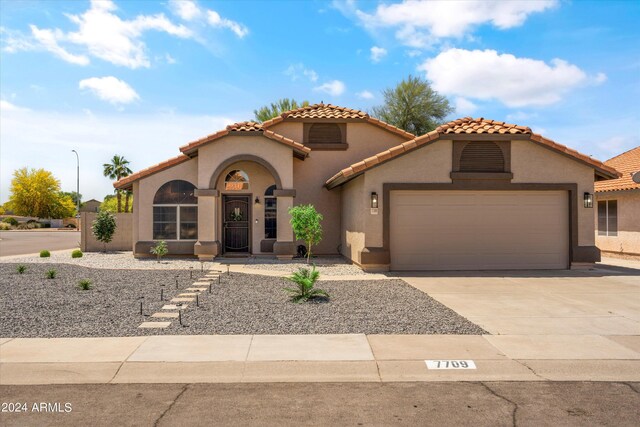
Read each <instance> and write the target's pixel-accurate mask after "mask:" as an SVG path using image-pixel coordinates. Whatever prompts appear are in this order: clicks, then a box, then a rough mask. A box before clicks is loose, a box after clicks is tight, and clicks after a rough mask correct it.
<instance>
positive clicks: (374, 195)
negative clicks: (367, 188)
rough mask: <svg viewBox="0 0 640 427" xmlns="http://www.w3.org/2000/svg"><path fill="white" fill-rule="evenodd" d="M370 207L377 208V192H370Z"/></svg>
mask: <svg viewBox="0 0 640 427" xmlns="http://www.w3.org/2000/svg"><path fill="white" fill-rule="evenodd" d="M371 209H378V193H376V192H375V191H374V192H373V193H371Z"/></svg>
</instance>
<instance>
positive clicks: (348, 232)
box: [340, 176, 369, 262]
mask: <svg viewBox="0 0 640 427" xmlns="http://www.w3.org/2000/svg"><path fill="white" fill-rule="evenodd" d="M368 212H369V211H368V210H367V200H366V193H365V192H364V176H359V177H358V178H356V179H354V180H352V181H349V182H348V183H346V184H345V185H344V187H343V188H342V218H341V222H342V228H343V230H344V232H343V233H342V242H341V243H342V246H341V248H340V249H341V250H340V253H341V254H342V255H344V256H346V257H347V258H349V259H351V260H354V261H356V262H360V261H359V259H358V254H359V253H360V252H361V251H362V250H363V249H364V248H365V234H364V228H365V215H366V214H368Z"/></svg>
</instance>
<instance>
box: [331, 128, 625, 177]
mask: <svg viewBox="0 0 640 427" xmlns="http://www.w3.org/2000/svg"><path fill="white" fill-rule="evenodd" d="M451 134H460V135H464V134H466V135H470V134H475V135H478V134H495V135H529V139H530V140H531V141H533V142H536V143H538V144H540V145H543V146H546V147H548V148H551V149H553V150H555V151H558V152H560V153H563V154H566V155H568V156H571V157H573V158H574V159H576V160H578V161H580V162H582V163H586V164H588V165H589V166H591V167H593V168H594V169H595V170H596V173H598V174H599V175H600V176H601V177H603V178H605V179H609V178H617V177H619V176H620V173H619V172H618V171H616V169H615V168H613V167H611V166H608V165H605V164H604V163H602V162H601V161H599V160H596V159H592V158H591V157H589V156H587V155H585V154H582V153H579V152H577V151H576V150H573V149H571V148H568V147H566V146H564V145H561V144H558V143H556V142H554V141H552V140H550V139H547V138H544V137H543V136H542V135H539V134H536V133H533V132H532V131H531V129H530V128H528V127H525V126H518V125H514V124H509V123H504V122H499V121H495V120H488V119H484V118H482V117H481V118H477V119H473V118H471V117H464V118H462V119H458V120H453V121H451V122H448V123H445V124H443V125H441V126H438V127H437V128H436V129H435V130H433V131H431V132H429V133H426V134H424V135H422V136H419V137H417V138H414V139H412V140H411V141H407V142H404V143H402V144H400V145H397V146H395V147H392V148H390V149H388V150H385V151H383V152H381V153H378V154H376V155H375V156H371V157H368V158H366V159H364V160H362V161H360V162H357V163H354V164H352V165H351V166H349V167H347V168H345V169H342V170H341V171H340V172H338V173H337V174H335V175H334V176H332V177H331V178H329V179H328V180H327V182H326V184H325V185H326V186H327V188H329V189H331V188H334V187H337V186H339V185H342V184H344V183H345V182H348V181H350V180H352V179H353V178H355V177H357V176H359V175H361V174H362V173H364V172H365V171H366V170H368V169H371V168H373V167H375V166H378V165H380V164H382V163H385V162H387V161H389V160H391V159H393V158H395V157H398V156H400V155H402V154H405V153H407V152H409V151H413V150H415V149H416V148H418V147H421V146H424V145H426V144H430V143H432V142H434V141H436V140H438V139H446V138H447V135H451Z"/></svg>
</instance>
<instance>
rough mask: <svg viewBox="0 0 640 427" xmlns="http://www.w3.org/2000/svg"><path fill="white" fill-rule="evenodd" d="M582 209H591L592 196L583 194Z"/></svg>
mask: <svg viewBox="0 0 640 427" xmlns="http://www.w3.org/2000/svg"><path fill="white" fill-rule="evenodd" d="M584 207H585V208H592V207H593V194H591V193H584Z"/></svg>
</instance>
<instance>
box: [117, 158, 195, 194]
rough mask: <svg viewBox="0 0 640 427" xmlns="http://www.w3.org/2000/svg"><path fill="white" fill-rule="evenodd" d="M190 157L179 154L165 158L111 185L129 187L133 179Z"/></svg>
mask: <svg viewBox="0 0 640 427" xmlns="http://www.w3.org/2000/svg"><path fill="white" fill-rule="evenodd" d="M190 159H191V157H189V156H187V155H185V154H180V155H179V156H176V157H173V158H171V159H169V160H165V161H164V162H160V163H158V164H155V165H153V166H149V167H148V168H146V169H142V170H141V171H138V172H136V173H132V174H131V175H129V176H127V177H125V178H122V179H121V180H120V181H116V182H114V183H113V186H114V187H115V188H117V189H124V188H128V187H131V184H133V182H134V181H137V180H139V179H141V178H144V177H146V176H149V175H152V174H154V173H156V172H160V171H162V170H165V169H167V168H170V167H171V166H175V165H179V164H180V163H184V162H186V161H187V160H190Z"/></svg>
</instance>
